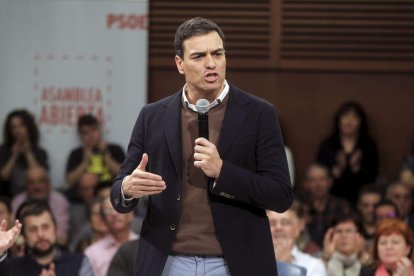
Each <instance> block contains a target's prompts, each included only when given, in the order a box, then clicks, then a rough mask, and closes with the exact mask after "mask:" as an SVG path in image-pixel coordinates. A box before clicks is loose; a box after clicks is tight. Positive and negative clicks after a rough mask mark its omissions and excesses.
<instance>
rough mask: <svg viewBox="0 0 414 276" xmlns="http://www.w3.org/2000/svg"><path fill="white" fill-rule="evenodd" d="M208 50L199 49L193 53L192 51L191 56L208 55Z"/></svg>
mask: <svg viewBox="0 0 414 276" xmlns="http://www.w3.org/2000/svg"><path fill="white" fill-rule="evenodd" d="M206 53H207V52H206V51H199V52H193V53H191V54H190V57H193V56H204V55H206Z"/></svg>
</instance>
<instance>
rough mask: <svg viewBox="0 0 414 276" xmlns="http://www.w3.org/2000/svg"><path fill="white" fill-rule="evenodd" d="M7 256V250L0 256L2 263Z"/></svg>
mask: <svg viewBox="0 0 414 276" xmlns="http://www.w3.org/2000/svg"><path fill="white" fill-rule="evenodd" d="M6 257H7V251H6V252H4V254H3V255H1V256H0V263H1V262H2V261H4V259H6Z"/></svg>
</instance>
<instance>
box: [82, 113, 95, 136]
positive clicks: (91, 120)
mask: <svg viewBox="0 0 414 276" xmlns="http://www.w3.org/2000/svg"><path fill="white" fill-rule="evenodd" d="M84 126H97V127H99V121H98V119H96V117H95V116H93V115H92V114H85V115H82V116H80V117H79V119H78V132H80V131H81V128H82V127H84Z"/></svg>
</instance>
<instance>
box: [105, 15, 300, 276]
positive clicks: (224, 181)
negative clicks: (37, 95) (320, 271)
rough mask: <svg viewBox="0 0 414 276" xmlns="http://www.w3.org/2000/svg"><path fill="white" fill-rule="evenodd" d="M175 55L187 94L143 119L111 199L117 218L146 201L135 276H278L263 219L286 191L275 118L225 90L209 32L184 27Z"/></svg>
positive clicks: (222, 65) (200, 25) (259, 104)
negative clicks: (119, 213) (205, 116)
mask: <svg viewBox="0 0 414 276" xmlns="http://www.w3.org/2000/svg"><path fill="white" fill-rule="evenodd" d="M174 46H175V50H176V56H175V63H176V65H177V69H178V72H179V73H180V74H182V75H184V77H185V85H184V87H183V88H182V90H180V91H178V92H177V93H175V94H173V95H172V96H169V97H167V98H165V99H162V100H160V101H158V102H156V103H152V104H148V105H146V106H145V107H144V108H143V109H142V110H141V112H140V114H139V116H138V119H137V121H136V123H135V126H134V129H133V131H132V135H131V140H130V143H129V146H128V153H127V157H126V159H125V162H124V163H123V164H122V166H121V170H120V173H119V174H118V176H117V177H116V178H115V180H114V183H113V186H112V191H111V200H112V204H113V206H114V207H115V209H116V210H117V211H118V212H122V213H123V212H128V211H131V210H132V209H133V208H134V207H135V206H136V204H137V202H138V200H139V198H141V197H143V196H149V201H148V210H147V214H146V217H145V220H144V222H143V226H142V230H141V240H140V246H139V251H138V256H137V259H136V263H135V269H134V275H163V276H172V275H174V276H177V275H185V276H188V275H211V276H213V275H220V276H221V275H232V276H237V275H262V276H263V275H272V276H274V275H277V272H276V264H275V255H274V251H273V246H272V239H271V235H270V230H269V229H270V227H269V222H268V219H267V217H266V211H265V210H266V209H269V210H273V211H276V212H284V211H285V210H287V209H288V208H289V207H290V205H291V203H292V200H293V192H292V188H291V185H290V179H289V173H288V167H287V162H286V157H285V151H284V145H283V140H282V134H281V131H280V126H279V122H278V118H277V114H276V111H275V109H274V108H273V106H272V105H271V104H270V103H268V102H266V101H264V100H262V99H259V98H257V97H255V96H252V95H250V94H247V93H246V92H243V91H241V90H240V89H238V88H237V87H235V86H233V85H232V84H231V83H229V82H227V81H226V79H225V76H226V55H225V48H224V34H223V32H222V30H221V29H220V27H219V26H217V24H216V23H214V22H212V21H211V20H208V19H204V18H200V17H197V18H193V19H190V20H188V21H185V22H184V23H183V24H182V25H181V26H180V27H179V28H178V29H177V31H176V34H175V41H174ZM200 99H205V100H207V101H208V103H206V101H203V104H201V105H202V107H203V108H205V109H202V110H200V108H199V107H200V104H199V105H197V104H196V103H197V101H199V100H200ZM203 112H204V113H207V114H205V115H208V117H207V119H208V124H207V128H208V136H207V137H208V139H206V138H203V137H200V136H205V135H199V134H200V132H199V129H198V128H199V120H200V116H199V115H200V113H203ZM201 119H203V118H201ZM205 119H206V118H204V120H205ZM200 125H201V124H200ZM203 126H205V123H203ZM202 132H206V131H205V130H204V131H202Z"/></svg>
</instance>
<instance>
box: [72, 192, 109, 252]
mask: <svg viewBox="0 0 414 276" xmlns="http://www.w3.org/2000/svg"><path fill="white" fill-rule="evenodd" d="M101 209H102V198H100V197H95V198H94V199H93V200H92V201H91V202H90V203H89V208H88V211H89V212H88V218H89V221H88V223H86V224H85V225H83V227H82V228H81V229H80V230H79V231H78V232H76V233H74V235H73V237H72V239H71V243H70V246H69V248H70V249H71V250H72V251H78V252H83V251H84V250H85V249H86V248H87V247H88V246H89V245H91V244H93V243H94V242H96V241H98V240H100V239H102V238H103V237H105V236H106V235H107V234H108V227H107V226H106V224H105V222H104V220H103V218H102V216H101Z"/></svg>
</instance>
